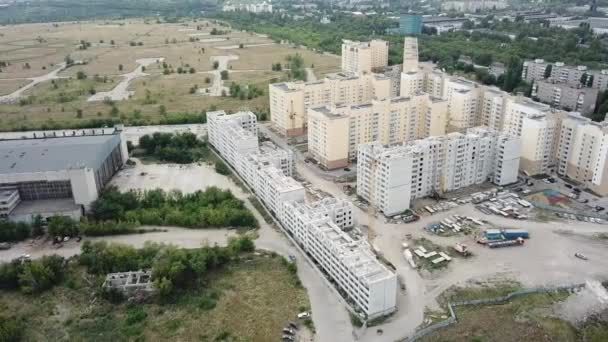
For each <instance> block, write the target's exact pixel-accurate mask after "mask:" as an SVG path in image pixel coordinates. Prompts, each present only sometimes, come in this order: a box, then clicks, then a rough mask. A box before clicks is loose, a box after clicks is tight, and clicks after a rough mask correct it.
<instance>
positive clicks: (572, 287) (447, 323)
mask: <svg viewBox="0 0 608 342" xmlns="http://www.w3.org/2000/svg"><path fill="white" fill-rule="evenodd" d="M583 287H585V284H575V285H570V286H559V287H552V288H544V287H540V288H532V289H522V290H518V291H515V292H511V293H509V294H507V295H505V296H499V297H494V298H482V299H473V300H465V301H459V302H453V303H452V302H448V310H449V311H450V317H448V318H447V319H445V320H443V321H441V322H437V323H434V324H431V325H429V326H428V327H425V328H423V329H420V330H418V331H416V332H415V333H414V334H413V335H412V336H410V337H406V338H404V339H402V340H399V342H412V341H416V340H418V339H420V338H422V337H424V336H426V335H429V334H431V333H433V332H435V331H437V330H439V329H442V328H445V327H447V326H450V325H452V324H454V323H456V322H458V318H457V316H456V313H455V312H454V308H455V307H457V306H465V305H479V304H497V303H504V302H507V301H509V300H511V299H513V298H516V297H519V296H523V295H529V294H533V293H548V292H554V291H571V290H576V289H580V288H583Z"/></svg>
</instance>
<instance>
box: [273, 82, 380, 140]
mask: <svg viewBox="0 0 608 342" xmlns="http://www.w3.org/2000/svg"><path fill="white" fill-rule="evenodd" d="M390 95H391V80H390V78H389V77H386V76H384V75H380V74H364V75H357V74H354V73H336V74H331V75H328V76H327V77H325V78H324V79H323V80H320V81H314V82H284V83H274V84H271V85H269V96H270V119H271V121H272V123H273V125H274V127H275V128H276V129H277V130H278V131H279V132H280V133H281V134H283V135H285V136H289V137H291V136H298V135H303V134H305V133H306V125H307V123H308V119H307V112H306V111H307V109H308V108H310V107H313V106H322V105H334V104H340V103H347V104H359V103H365V102H369V101H371V100H372V99H384V98H388V97H390Z"/></svg>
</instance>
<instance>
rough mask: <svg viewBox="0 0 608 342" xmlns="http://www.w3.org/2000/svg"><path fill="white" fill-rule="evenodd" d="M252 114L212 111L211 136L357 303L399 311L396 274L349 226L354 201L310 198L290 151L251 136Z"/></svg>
mask: <svg viewBox="0 0 608 342" xmlns="http://www.w3.org/2000/svg"><path fill="white" fill-rule="evenodd" d="M252 115H253V114H251V113H242V112H241V113H237V114H233V115H226V113H224V112H223V111H220V112H211V113H208V114H207V120H208V123H209V126H208V130H209V137H210V139H209V142H210V143H211V144H212V145H213V146H214V147H215V148H216V149H217V150H218V151H219V152H220V154H221V155H222V156H223V157H224V158H225V159H226V160H227V161H228V163H230V164H231V165H232V166H233V167H234V168H235V169H236V171H237V172H238V173H239V175H241V177H242V178H243V179H244V180H245V181H246V182H247V183H248V184H249V185H250V186H251V188H252V189H253V190H254V192H255V193H256V195H257V196H258V197H259V198H260V200H261V201H262V202H263V203H265V204H266V206H267V207H268V208H269V209H270V210H271V211H272V212H273V213H274V214H275V216H276V217H277V218H278V220H279V221H280V222H281V224H282V225H283V227H284V228H285V230H286V231H287V232H288V234H290V235H291V236H292V237H293V238H294V240H295V241H296V242H297V243H298V245H299V246H300V247H301V248H302V249H303V250H304V251H305V252H306V253H307V254H308V255H309V256H310V257H311V258H312V259H313V260H314V261H315V263H316V264H317V265H318V267H319V268H320V269H321V270H322V271H323V272H324V274H326V275H327V277H328V278H329V279H330V280H331V281H332V283H333V284H334V285H335V286H336V288H337V289H338V290H340V292H341V293H343V294H344V295H345V299H346V300H347V301H348V302H349V303H350V304H351V305H352V306H354V307H355V308H356V309H358V310H359V311H360V312H362V313H364V314H365V315H366V316H367V318H370V319H371V318H375V317H379V316H382V315H386V314H390V313H391V312H393V311H395V310H396V305H397V277H396V275H395V274H394V273H393V272H391V271H390V270H388V269H387V268H386V267H385V266H384V265H383V264H381V263H380V262H379V261H378V260H377V259H376V256H375V255H374V253H373V251H372V249H371V247H370V245H369V244H368V243H367V242H366V241H364V240H356V239H353V238H352V237H351V236H350V235H349V234H347V233H346V232H345V231H344V229H345V228H349V227H352V226H353V225H354V218H353V206H352V204H351V203H350V202H346V201H342V200H337V199H332V198H328V199H324V200H321V201H319V202H315V203H310V204H309V203H306V201H305V197H306V194H305V190H304V188H303V187H302V185H301V184H300V183H298V182H297V181H295V180H294V179H293V178H291V177H290V176H289V175H288V174H289V173H290V172H291V171H290V166H289V165H292V163H293V156H292V155H291V152H287V151H281V150H279V149H277V148H274V147H272V146H270V145H268V146H265V147H264V146H262V147H260V148H258V143H257V139H256V140H255V142H254V141H253V140H252V137H256V135H255V132H257V128H256V127H255V123H254V121H253V122H252V121H251V120H252V119H253V118H254V117H255V116H253V118H252ZM245 142H247V143H251V144H253V147H251V146H245ZM290 163H291V164H290Z"/></svg>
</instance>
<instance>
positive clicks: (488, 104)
mask: <svg viewBox="0 0 608 342" xmlns="http://www.w3.org/2000/svg"><path fill="white" fill-rule="evenodd" d="M510 97H511V96H510V95H509V94H508V93H507V92H504V91H502V90H500V89H498V88H493V87H492V88H490V87H486V88H484V89H483V92H482V93H481V99H480V103H479V105H480V108H479V124H480V125H482V126H486V127H489V128H491V129H495V130H498V131H502V129H503V120H504V110H505V106H506V103H507V100H508V99H509V98H510Z"/></svg>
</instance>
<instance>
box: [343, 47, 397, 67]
mask: <svg viewBox="0 0 608 342" xmlns="http://www.w3.org/2000/svg"><path fill="white" fill-rule="evenodd" d="M387 65H388V42H387V41H384V40H377V39H374V40H371V41H369V42H359V41H352V40H343V41H342V71H345V72H353V73H357V74H365V73H371V72H372V71H374V70H378V69H381V68H384V67H386V66H387Z"/></svg>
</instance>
